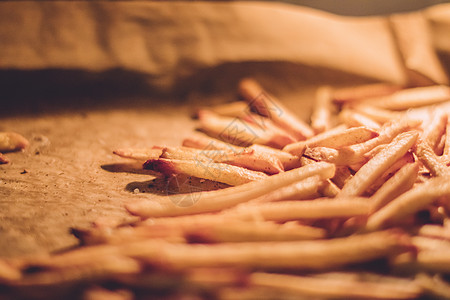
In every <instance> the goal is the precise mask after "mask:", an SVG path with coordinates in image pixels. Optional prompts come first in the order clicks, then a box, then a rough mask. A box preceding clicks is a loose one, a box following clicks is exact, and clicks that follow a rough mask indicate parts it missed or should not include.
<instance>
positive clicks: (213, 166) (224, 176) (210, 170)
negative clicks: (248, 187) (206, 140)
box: [144, 158, 267, 185]
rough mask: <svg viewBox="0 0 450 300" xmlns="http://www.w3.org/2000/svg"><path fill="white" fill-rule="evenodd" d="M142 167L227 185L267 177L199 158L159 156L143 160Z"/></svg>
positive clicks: (260, 173) (263, 174) (169, 174)
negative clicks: (180, 158)
mask: <svg viewBox="0 0 450 300" xmlns="http://www.w3.org/2000/svg"><path fill="white" fill-rule="evenodd" d="M144 168H145V169H150V170H154V171H157V172H160V173H162V174H163V175H165V176H166V177H169V176H171V175H173V174H188V175H191V176H195V177H198V178H204V179H209V180H214V181H218V182H222V183H226V184H229V185H241V184H244V183H248V182H251V181H255V180H260V179H263V178H265V177H267V175H266V174H265V173H262V172H257V171H252V170H248V169H245V168H242V167H237V166H232V165H228V164H223V163H214V162H208V161H199V160H198V161H193V160H192V161H191V160H179V159H165V158H159V159H156V160H148V161H147V162H145V164H144Z"/></svg>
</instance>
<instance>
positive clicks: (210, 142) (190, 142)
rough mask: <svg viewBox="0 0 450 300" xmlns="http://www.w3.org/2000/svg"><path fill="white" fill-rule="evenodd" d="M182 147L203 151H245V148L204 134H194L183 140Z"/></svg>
mask: <svg viewBox="0 0 450 300" xmlns="http://www.w3.org/2000/svg"><path fill="white" fill-rule="evenodd" d="M182 146H183V147H189V148H195V149H202V150H225V151H228V150H231V151H235V152H240V151H242V149H243V147H239V146H236V145H232V144H230V143H226V142H223V141H221V140H218V139H214V138H212V137H209V136H207V135H205V134H203V133H192V134H191V135H190V136H188V137H187V138H185V139H184V140H183V143H182Z"/></svg>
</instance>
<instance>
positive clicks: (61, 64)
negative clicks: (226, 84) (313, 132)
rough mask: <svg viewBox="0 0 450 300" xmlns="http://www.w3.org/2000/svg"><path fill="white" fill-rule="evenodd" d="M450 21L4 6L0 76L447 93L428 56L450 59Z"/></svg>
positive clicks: (193, 6)
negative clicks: (258, 74) (267, 71)
mask: <svg viewBox="0 0 450 300" xmlns="http://www.w3.org/2000/svg"><path fill="white" fill-rule="evenodd" d="M449 19H450V6H449V5H442V6H439V7H438V8H436V9H429V10H427V11H425V12H415V13H407V14H402V15H394V16H380V17H343V16H337V15H332V14H329V13H325V12H321V11H317V10H313V9H309V8H304V7H298V6H294V5H288V4H282V3H273V2H272V3H267V2H239V1H237V2H201V1H200V2H178V1H177V2H87V1H86V2H26V3H22V2H19V3H15V2H6V3H5V2H3V3H0V44H1V45H2V46H1V47H0V58H1V59H0V69H6V70H7V69H15V70H41V69H62V70H68V69H69V70H86V71H92V72H102V71H105V70H115V69H119V70H126V71H131V72H138V73H139V74H142V75H143V76H146V78H147V79H148V83H149V84H150V86H153V87H155V88H156V89H159V90H165V91H170V90H171V89H173V88H175V87H176V83H177V82H178V81H179V80H180V79H184V78H188V77H189V76H192V75H194V74H196V73H198V72H199V71H201V70H205V69H211V68H214V67H218V66H221V65H226V64H238V63H244V62H262V63H280V64H281V63H286V62H287V63H289V64H294V65H298V66H308V67H312V68H316V69H325V70H337V71H339V72H343V73H347V74H352V75H356V76H359V77H363V78H366V79H368V80H372V81H386V82H394V83H400V84H411V85H426V84H432V83H447V82H448V78H447V76H446V74H445V72H444V70H443V68H442V65H441V61H440V60H439V58H438V57H437V56H436V51H435V50H436V49H438V50H439V51H440V52H444V53H447V54H448V53H449V51H450V50H449V47H448V34H447V35H446V34H445V32H448V31H446V29H447V28H446V27H448V20H449ZM442 32H444V33H442ZM286 72H287V71H286Z"/></svg>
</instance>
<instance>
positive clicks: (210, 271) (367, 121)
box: [0, 79, 450, 299]
mask: <svg viewBox="0 0 450 300" xmlns="http://www.w3.org/2000/svg"><path fill="white" fill-rule="evenodd" d="M239 95H240V98H241V100H240V101H237V102H232V103H228V104H225V105H220V106H216V107H210V108H201V109H199V110H198V111H197V116H198V124H199V131H201V132H202V133H196V134H193V135H192V136H191V137H188V138H186V139H185V140H184V141H183V143H182V146H180V147H164V146H160V145H154V147H152V148H149V149H119V150H116V151H114V153H115V154H117V155H119V156H121V157H124V158H127V159H133V160H137V161H141V162H142V163H143V167H144V168H146V169H151V170H153V171H157V172H159V173H161V176H162V177H164V178H166V180H167V181H169V180H172V179H174V178H178V179H179V180H176V181H175V182H176V183H178V184H179V183H180V182H181V183H182V184H183V185H188V186H189V185H191V187H192V189H191V190H190V191H193V192H190V193H184V192H182V191H178V192H177V191H173V190H172V191H171V192H170V193H168V194H167V196H166V197H164V198H158V199H153V198H149V199H148V200H145V201H143V200H139V201H130V202H129V203H127V204H126V208H127V209H128V211H129V212H130V213H131V214H133V215H136V216H139V217H140V220H139V221H137V222H134V223H132V224H115V223H114V222H112V223H108V222H97V223H95V224H94V225H93V226H92V227H91V228H84V229H80V228H78V229H74V233H75V235H76V236H77V237H78V238H79V239H80V241H81V242H82V244H83V246H82V247H79V248H77V249H74V250H71V251H67V252H63V253H58V254H51V255H50V254H49V255H43V256H38V257H29V258H21V259H11V260H3V261H0V282H1V289H0V291H4V292H5V293H6V295H14V296H18V297H23V298H27V297H31V298H38V297H41V298H43V299H44V298H45V299H49V298H61V297H67V295H72V296H73V295H75V296H73V297H75V298H85V299H181V298H182V299H186V297H190V298H188V299H425V298H428V297H431V298H436V299H450V284H449V283H448V277H447V276H448V275H449V274H450V219H449V213H450V169H449V167H448V166H449V165H450V122H449V121H448V113H449V112H450V88H449V87H448V86H428V87H414V88H403V87H399V86H394V85H388V84H372V85H366V86H359V87H352V88H345V89H343V88H340V89H333V88H331V87H325V86H324V87H320V88H319V89H318V90H317V94H316V99H315V101H314V107H313V112H312V115H311V122H310V123H306V122H304V121H302V120H300V119H299V118H297V117H296V116H295V115H294V114H293V113H292V112H290V111H289V110H288V109H287V108H286V107H284V106H283V105H282V104H281V103H280V102H279V101H278V100H277V99H276V98H275V97H274V96H272V95H270V94H268V93H267V92H266V91H264V90H263V88H262V87H261V86H260V85H259V84H258V83H257V82H256V81H254V80H252V79H244V80H242V81H241V83H240V85H239ZM195 178H197V179H200V180H197V181H195V180H194V179H195ZM206 181H209V182H216V183H219V184H217V185H215V188H214V189H212V190H209V191H201V190H200V188H199V189H196V187H198V186H196V185H201V184H202V182H206ZM194 182H196V183H195V184H194ZM178 187H180V186H178ZM188 190H189V189H188Z"/></svg>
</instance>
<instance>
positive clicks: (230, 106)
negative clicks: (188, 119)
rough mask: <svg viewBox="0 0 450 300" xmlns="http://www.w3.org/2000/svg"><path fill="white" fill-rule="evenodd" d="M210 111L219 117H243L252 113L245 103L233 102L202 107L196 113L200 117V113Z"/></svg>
mask: <svg viewBox="0 0 450 300" xmlns="http://www.w3.org/2000/svg"><path fill="white" fill-rule="evenodd" d="M204 109H208V110H210V111H212V112H214V113H216V114H218V115H221V116H226V117H243V116H245V115H246V114H249V113H250V107H249V106H248V104H247V103H245V102H244V101H233V102H228V103H222V104H217V105H214V106H208V107H200V108H199V109H197V110H196V111H195V113H194V116H195V117H198V114H199V112H200V111H202V110H204Z"/></svg>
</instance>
